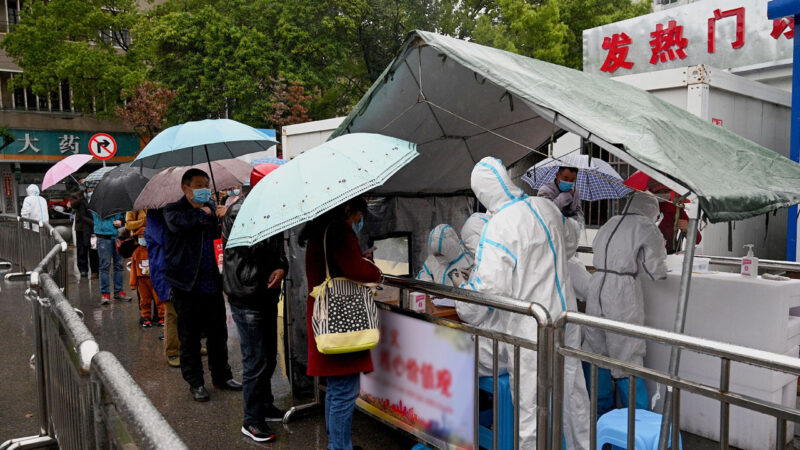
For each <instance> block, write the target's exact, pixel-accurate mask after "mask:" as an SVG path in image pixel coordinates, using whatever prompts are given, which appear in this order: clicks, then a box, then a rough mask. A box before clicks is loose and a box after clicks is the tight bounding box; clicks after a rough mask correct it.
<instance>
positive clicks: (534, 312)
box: [378, 275, 553, 450]
mask: <svg viewBox="0 0 800 450" xmlns="http://www.w3.org/2000/svg"><path fill="white" fill-rule="evenodd" d="M383 284H384V285H386V286H392V287H396V288H399V289H400V301H401V304H400V307H395V306H391V305H388V304H382V303H378V306H379V307H380V308H381V309H384V310H388V311H392V312H395V313H398V314H402V315H405V316H409V317H413V318H415V319H418V320H424V321H427V322H431V323H434V324H438V325H443V326H447V327H448V328H454V329H457V330H461V331H464V332H466V333H469V334H471V335H472V336H473V338H474V341H475V372H474V374H473V376H474V384H475V401H476V405H475V411H474V418H473V421H474V430H475V431H474V432H475V435H474V437H473V439H474V442H475V443H476V445H477V443H478V442H479V437H478V432H479V429H480V427H479V424H478V420H479V414H478V413H479V411H478V405H477V401H478V366H479V364H478V361H479V352H478V349H479V346H480V341H481V340H483V339H488V340H490V341H491V343H492V350H493V352H492V354H493V357H492V368H491V369H492V377H493V383H494V384H493V392H495V393H498V392H499V389H498V380H499V374H500V365H499V362H498V353H499V352H498V350H499V346H500V345H510V346H511V348H513V363H512V364H511V367H509V370H513V376H512V377H511V378H512V384H511V392H512V397H513V398H515V399H518V398H519V395H520V390H519V388H520V351H521V349H528V350H531V351H536V352H537V355H536V359H537V371H538V373H539V376H538V377H537V380H536V412H537V417H536V422H537V434H536V440H537V445H536V447H537V448H540V449H545V448H548V445H549V444H548V443H549V442H550V441H551V439H552V437H551V435H550V433H549V430H550V426H549V421H550V414H549V411H550V397H551V395H552V390H553V379H552V378H551V377H550V376H549V374H550V373H551V366H550V362H551V357H550V347H551V336H552V331H553V328H552V320H551V318H550V314H549V313H548V311H547V310H546V309H545V308H544V307H542V305H540V304H538V303H534V302H529V301H527V302H526V301H521V300H515V299H510V298H506V297H501V296H498V295H489V294H482V293H479V292H473V291H468V290H464V289H457V288H454V287H450V286H443V285H440V284H435V283H428V282H425V281H419V280H414V279H410V278H401V277H395V276H390V275H385V276H384V280H383ZM410 291H417V292H424V293H427V294H431V295H435V296H439V297H446V298H450V299H453V300H457V301H462V302H466V303H472V304H476V305H481V306H485V307H489V308H494V309H498V310H502V311H508V312H512V313H518V314H522V315H525V316H530V317H532V318H533V319H535V320H536V324H537V330H536V334H537V339H536V341H531V340H529V339H524V338H520V337H517V336H512V335H509V334H505V333H500V332H496V331H492V330H487V329H482V328H477V327H473V326H471V325H468V324H466V323H460V322H454V321H452V320H448V319H443V318H440V317H436V316H433V315H429V314H420V313H416V312H412V311H410V310H408V309H407V308H408V305H407V304H406V303H407V299H408V292H410ZM543 374H545V376H542V375H543ZM498 397H499V395H498V394H495V395H493V396H492V411H493V422H492V423H494V424H495V426H493V427H492V448H495V449H496V448H498V428H499V427H498V426H497V424H499V420H498V419H499V418H498V414H499V407H498ZM519 426H520V424H519V402H517V401H515V402H514V449H515V450H517V449H519V448H520V447H519Z"/></svg>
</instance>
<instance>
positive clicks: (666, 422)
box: [658, 208, 701, 450]
mask: <svg viewBox="0 0 800 450" xmlns="http://www.w3.org/2000/svg"><path fill="white" fill-rule="evenodd" d="M700 214H701V210H700V208H698V209H697V217H695V218H691V219H689V229H688V233H687V242H686V254H685V255H684V257H683V271H682V272H681V285H680V291H679V294H678V309H677V311H676V313H675V327H674V331H675V332H676V333H681V334H682V333H683V329H684V327H685V325H686V308H687V306H688V303H689V288H690V286H691V283H692V263H693V261H694V250H695V247H696V245H697V226H698V223H699V222H700ZM680 364H681V349H680V347H672V349H671V350H670V354H669V374H670V376H673V377H675V376H677V375H678V371H679V369H680ZM674 394H675V393H674V391H673V389H672V387H670V386H667V394H666V396H665V398H664V410H663V411H662V412H661V436H660V438H659V440H658V449H659V450H666V449H667V443H668V442H669V436H670V430H671V428H672V413H673V411H672V409H673V408H674V407H675V400H674ZM673 448H674V445H673Z"/></svg>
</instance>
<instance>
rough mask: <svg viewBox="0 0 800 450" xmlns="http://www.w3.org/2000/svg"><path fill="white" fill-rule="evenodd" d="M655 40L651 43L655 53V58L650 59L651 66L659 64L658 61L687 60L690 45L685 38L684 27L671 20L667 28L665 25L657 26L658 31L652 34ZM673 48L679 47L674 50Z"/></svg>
mask: <svg viewBox="0 0 800 450" xmlns="http://www.w3.org/2000/svg"><path fill="white" fill-rule="evenodd" d="M650 37H651V38H653V40H651V41H650V49H651V50H652V51H653V56H651V57H650V64H658V61H659V60H661V62H667V58H669V60H670V61H672V60H674V59H675V56H676V55H677V57H678V58H680V59H684V58H686V51H685V50H684V48H686V46H687V45H689V40H688V39H686V38H684V37H683V26H681V25H678V23H677V22H675V21H674V20H670V21H669V24H668V25H667V28H666V29H664V25H662V24H658V25H656V30H655V31H653V32H652V33H650ZM673 47H678V48H677V49H673Z"/></svg>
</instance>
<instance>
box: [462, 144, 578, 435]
mask: <svg viewBox="0 0 800 450" xmlns="http://www.w3.org/2000/svg"><path fill="white" fill-rule="evenodd" d="M471 184H472V190H473V191H474V192H475V195H476V196H477V197H478V200H480V202H481V203H482V204H483V205H484V206H486V208H487V209H488V210H489V212H490V213H491V215H492V217H491V219H490V220H489V223H488V224H487V225H486V227H485V228H484V230H483V233H482V236H481V239H480V242H479V244H478V249H477V254H476V267H475V270H474V271H473V273H472V276H471V277H470V280H469V283H468V285H469V287H470V288H471V289H474V290H476V291H479V292H483V293H487V294H497V295H502V296H506V297H511V298H515V299H521V300H532V301H536V302H540V303H541V304H542V305H543V306H544V307H545V308H547V309H548V311H549V312H550V315H551V317H553V318H555V317H557V316H558V315H559V314H560V313H561V312H562V311H565V310H570V311H575V310H576V309H577V308H576V302H575V295H574V294H573V291H572V287H571V284H570V278H569V271H568V270H567V260H568V258H569V257H570V256H571V255H570V253H574V252H575V250H576V248H568V246H567V240H566V238H565V236H566V234H567V229H566V227H565V222H566V221H565V219H564V216H562V215H561V212H560V211H559V210H558V208H556V206H555V205H554V204H553V202H551V201H550V200H547V199H544V198H538V197H527V196H526V195H524V194H523V192H522V191H521V190H520V189H519V188H518V187H517V186H516V185H514V183H513V182H512V181H511V179H510V178H509V176H508V173H507V172H506V169H505V167H503V164H502V162H501V161H499V160H497V159H495V158H484V159H482V160H481V161H480V162H479V163H478V164H477V165H476V166H475V168H474V169H473V170H472V178H471ZM492 312H493V313H494V314H493V315H492V316H490V317H489V319H487V322H486V323H487V325H488V327H490V328H492V329H495V330H498V331H502V332H505V333H508V334H512V335H515V336H519V337H523V338H526V339H529V340H536V338H537V333H536V331H537V324H536V320H535V319H534V318H533V317H530V316H524V315H521V314H516V313H511V312H506V311H501V310H497V309H495V310H493V311H492ZM566 341H567V344H568V345H572V346H578V345H579V344H580V330H579V329H578V328H577V327H572V326H571V327H568V328H567V330H566ZM512 351H513V348H512V347H511V346H503V347H502V350H501V356H502V359H503V360H504V361H506V362H507V364H508V366H509V367H511V365H512V364H513V353H511V352H512ZM509 373H510V374H512V377H513V371H512V370H509ZM536 373H537V361H536V353H535V352H533V351H529V350H525V349H523V350H521V351H520V374H521V378H522V380H525V382H522V383H520V398H518V399H515V401H518V402H519V407H520V436H519V437H520V448H526V449H527V448H536V434H537V429H536V427H537V424H536V383H535V381H534V380H536ZM522 380H521V381H522ZM512 382H513V380H512ZM564 393H565V395H564V424H563V425H564V428H563V429H564V440H565V444H566V448H568V449H588V447H589V396H588V394H587V392H586V384H585V382H584V379H583V374H582V373H580V371H579V370H578V362H577V361H575V360H570V359H567V361H566V364H565V370H564Z"/></svg>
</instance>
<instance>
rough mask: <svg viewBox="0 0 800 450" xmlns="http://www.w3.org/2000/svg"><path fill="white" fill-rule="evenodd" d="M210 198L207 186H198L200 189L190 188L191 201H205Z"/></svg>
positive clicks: (201, 202) (209, 190)
mask: <svg viewBox="0 0 800 450" xmlns="http://www.w3.org/2000/svg"><path fill="white" fill-rule="evenodd" d="M209 200H211V189H209V188H200V189H192V201H193V202H195V203H200V204H201V205H202V204H203V203H207V202H208V201H209Z"/></svg>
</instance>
